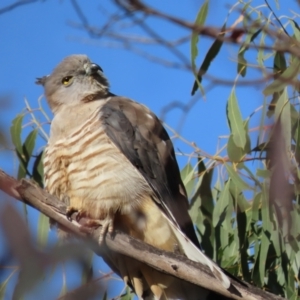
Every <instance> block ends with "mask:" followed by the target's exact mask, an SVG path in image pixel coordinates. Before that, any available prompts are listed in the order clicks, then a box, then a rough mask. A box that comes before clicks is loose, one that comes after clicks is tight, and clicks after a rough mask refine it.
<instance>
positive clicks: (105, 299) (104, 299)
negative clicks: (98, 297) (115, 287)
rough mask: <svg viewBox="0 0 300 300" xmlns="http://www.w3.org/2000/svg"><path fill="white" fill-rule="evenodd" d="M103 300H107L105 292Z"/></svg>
mask: <svg viewBox="0 0 300 300" xmlns="http://www.w3.org/2000/svg"><path fill="white" fill-rule="evenodd" d="M102 300H107V292H106V291H105V293H104V295H103V298H102Z"/></svg>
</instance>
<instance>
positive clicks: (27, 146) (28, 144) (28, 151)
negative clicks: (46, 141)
mask: <svg viewBox="0 0 300 300" xmlns="http://www.w3.org/2000/svg"><path fill="white" fill-rule="evenodd" d="M37 133H38V130H37V129H34V130H32V131H31V132H30V133H29V134H28V136H27V138H26V140H25V142H24V144H23V154H24V156H25V160H26V161H27V162H28V161H29V160H30V158H31V155H32V152H33V149H34V146H35V140H36V137H37Z"/></svg>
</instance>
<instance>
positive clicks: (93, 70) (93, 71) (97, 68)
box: [90, 63, 103, 74]
mask: <svg viewBox="0 0 300 300" xmlns="http://www.w3.org/2000/svg"><path fill="white" fill-rule="evenodd" d="M90 70H91V74H97V73H98V72H99V71H101V72H103V70H102V68H101V67H100V66H98V65H97V64H94V63H92V64H91V66H90Z"/></svg>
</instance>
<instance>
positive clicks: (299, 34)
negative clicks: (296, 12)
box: [290, 20, 300, 42]
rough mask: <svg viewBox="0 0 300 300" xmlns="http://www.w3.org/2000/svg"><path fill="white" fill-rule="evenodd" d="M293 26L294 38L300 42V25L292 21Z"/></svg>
mask: <svg viewBox="0 0 300 300" xmlns="http://www.w3.org/2000/svg"><path fill="white" fill-rule="evenodd" d="M290 23H291V26H292V28H293V31H294V37H295V39H296V40H297V41H298V42H300V28H299V25H298V23H297V22H296V21H295V20H290Z"/></svg>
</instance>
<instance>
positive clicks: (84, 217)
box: [66, 206, 114, 244]
mask: <svg viewBox="0 0 300 300" xmlns="http://www.w3.org/2000/svg"><path fill="white" fill-rule="evenodd" d="M75 212H77V215H76V221H77V222H78V223H79V224H80V225H81V227H80V230H81V231H83V232H85V233H91V232H92V231H93V230H95V229H97V228H98V227H100V226H101V227H102V228H101V231H100V236H99V244H102V243H103V241H104V238H105V236H106V234H107V233H109V234H112V232H113V230H114V213H113V212H110V211H108V212H105V213H102V214H101V216H100V217H99V219H92V218H89V216H88V214H87V213H86V212H85V211H84V210H81V209H76V208H74V207H72V206H70V207H68V208H67V213H66V216H67V218H68V219H69V220H70V221H72V218H71V217H72V214H73V213H75Z"/></svg>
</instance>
